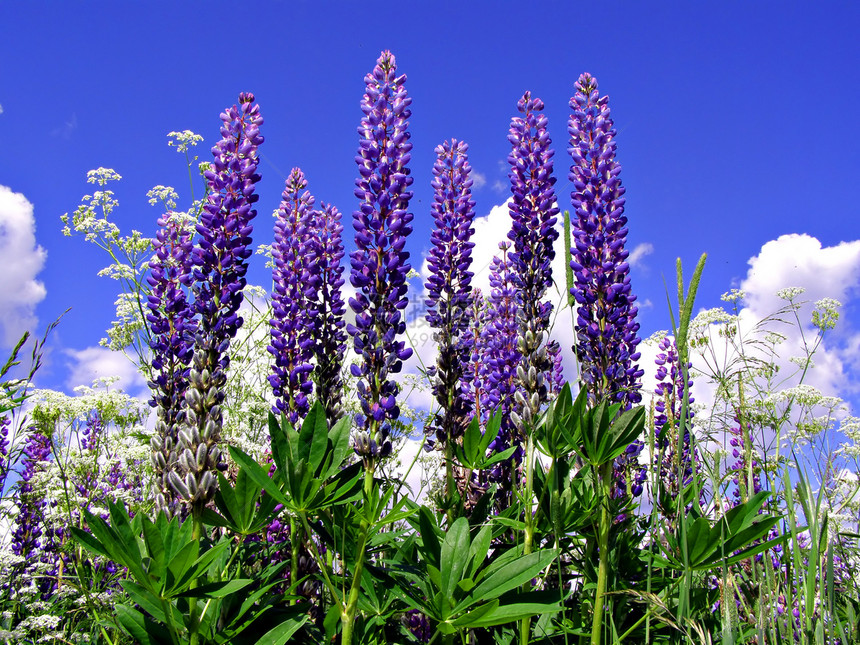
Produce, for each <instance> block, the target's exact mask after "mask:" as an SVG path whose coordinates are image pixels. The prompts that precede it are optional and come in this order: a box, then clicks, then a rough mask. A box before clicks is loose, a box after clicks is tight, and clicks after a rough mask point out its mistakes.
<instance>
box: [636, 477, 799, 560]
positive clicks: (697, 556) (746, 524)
mask: <svg viewBox="0 0 860 645" xmlns="http://www.w3.org/2000/svg"><path fill="white" fill-rule="evenodd" d="M768 497H770V492H768V491H762V492H761V493H759V494H757V495H755V496H754V497H753V498H751V499H750V500H749V501H748V502H746V503H745V504H741V505H739V506H736V507H735V508H733V509H731V510H730V511H728V512H727V513H726V514H725V515H724V516H723V517H721V518H719V519H718V520H717V521H716V522H714V524H713V525H711V523H710V522H709V521H708V519H707V518H704V517H698V518H694V516H693V515H692V514H691V515H688V516H687V517H686V518H685V520H684V521H685V526H683V527H682V526H679V527H678V528H677V529H676V530H675V531H674V532H672V533H666V534H664V537H665V538H666V545H665V546H663V545H662V544H661V549H662V550H663V553H664V556H659V555H657V554H652V557H653V558H654V561H655V562H657V563H658V564H661V565H663V566H665V567H669V568H673V569H676V570H678V571H706V570H709V569H713V568H717V567H720V566H729V565H732V564H734V563H736V562H740V561H741V560H746V559H748V558H751V557H753V556H755V555H757V554H759V553H761V552H763V551H766V550H767V549H770V548H773V547H774V546H777V545H779V544H782V543H783V542H785V541H786V539H787V537H788V536H780V537H777V538H774V539H771V540H766V541H764V542H760V540H762V539H764V538H765V537H766V536H767V535H768V533H769V532H770V529H771V528H773V526H775V525H776V524H777V522H779V521H780V519H782V518H781V516H774V515H760V514H759V511H760V509H761V507H762V505H763V504H764V503H765V501H766V500H767V498H768ZM685 552H686V554H687V560H686V561H687V565H686V566H685V564H684V561H685V559H684V556H683V554H684V553H685Z"/></svg>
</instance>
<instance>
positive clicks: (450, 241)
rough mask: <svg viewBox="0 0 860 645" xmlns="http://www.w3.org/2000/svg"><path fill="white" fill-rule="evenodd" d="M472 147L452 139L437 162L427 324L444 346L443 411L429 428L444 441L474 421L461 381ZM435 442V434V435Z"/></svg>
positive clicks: (438, 377) (436, 390)
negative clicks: (470, 421)
mask: <svg viewBox="0 0 860 645" xmlns="http://www.w3.org/2000/svg"><path fill="white" fill-rule="evenodd" d="M468 149H469V146H467V145H466V144H465V143H463V142H462V141H457V140H456V139H452V140H451V142H450V143H449V142H448V141H446V142H445V143H443V144H442V145H440V146H437V147H436V151H435V152H436V163H435V164H434V165H433V175H434V179H433V182H432V184H431V185H432V186H433V189H434V191H435V192H434V198H433V206H432V207H431V211H432V212H433V219H434V220H435V222H436V227H435V228H434V230H433V232H432V233H431V234H430V241H431V243H432V244H433V248H432V249H431V250H430V258H429V260H428V264H429V266H430V277H429V278H428V279H427V284H426V289H427V293H428V298H427V301H426V304H427V322H428V324H429V325H430V327H431V328H433V329H435V330H437V331H436V332H435V333H434V338H435V340H436V342H437V343H438V344H439V354H438V357H437V359H436V368H435V383H434V385H433V394H434V395H435V396H436V400H437V401H438V402H439V405H440V407H441V412H440V414H439V416H438V417H437V418H436V420H434V422H433V423H432V424H431V425H429V426H428V428H427V430H428V432H431V433H433V432H435V435H436V439H438V440H439V441H440V442H442V443H443V444H447V442H450V441H454V440H456V439H457V438H458V437H459V436H461V435H462V434H463V432H464V431H465V429H466V426H467V424H468V423H469V415H470V407H471V406H470V404H469V401H468V399H467V397H466V396H465V394H464V391H463V384H462V383H461V380H462V379H463V376H464V368H465V365H466V363H467V361H468V358H469V350H470V348H469V346H468V345H467V344H466V343H465V342H464V341H465V332H466V330H467V328H468V325H469V310H468V307H469V304H470V298H469V294H470V291H471V281H472V275H473V274H472V272H471V271H469V266H470V265H471V264H472V248H473V247H474V246H475V245H474V244H473V243H472V242H470V239H471V237H472V234H473V233H474V232H475V229H473V228H472V222H473V220H474V219H475V202H474V200H472V180H471V178H470V177H469V175H470V173H471V171H472V168H471V166H470V165H469V161H468V157H467V155H466V152H467V151H468ZM430 442H431V443H432V442H433V438H432V437H431V438H430Z"/></svg>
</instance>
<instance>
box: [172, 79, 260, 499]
mask: <svg viewBox="0 0 860 645" xmlns="http://www.w3.org/2000/svg"><path fill="white" fill-rule="evenodd" d="M221 120H222V121H223V122H224V124H223V126H222V127H221V135H222V139H221V141H219V142H218V144H216V146H215V147H214V148H213V149H212V153H213V155H214V156H215V159H214V161H213V162H212V166H211V168H210V169H209V170H207V171H206V173H205V178H206V181H207V183H208V185H209V193H208V197H207V203H206V205H205V206H204V208H203V213H202V214H201V216H200V224H199V225H198V226H197V232H198V234H199V236H200V237H199V242H198V246H196V247H195V248H194V254H193V264H194V272H193V275H194V280H195V284H194V288H193V290H194V296H195V301H194V311H195V313H196V314H197V315H198V316H199V326H198V328H197V334H196V337H195V351H194V357H193V364H192V367H191V370H190V373H189V387H188V391H187V392H186V395H185V400H186V403H187V409H186V424H185V426H184V427H183V428H182V429H181V430H180V431H179V451H178V452H179V454H178V463H179V467H180V471H181V472H182V475H181V476H180V474H179V473H178V472H171V473H170V483H171V485H172V486H173V488H174V489H175V490H176V492H177V493H178V494H179V495H180V497H182V498H183V499H184V500H185V501H186V502H187V503H188V504H190V505H191V506H192V510H194V509H197V508H202V507H203V505H205V504H206V502H207V501H208V500H209V499H211V497H212V495H214V493H215V489H216V487H217V483H218V480H217V479H216V477H215V475H214V472H213V471H214V470H215V469H222V468H224V466H225V464H224V463H223V461H222V459H221V450H220V448H219V446H218V442H219V439H220V434H221V424H222V418H223V417H222V414H223V413H222V409H221V404H222V402H223V400H224V390H223V387H224V383H225V381H226V374H225V372H226V370H227V366H228V363H229V360H230V359H229V356H228V354H227V350H228V348H229V346H230V340H231V339H232V338H233V337H234V336H235V335H236V331H237V330H238V329H239V326H240V325H241V324H242V319H241V318H240V317H239V313H238V312H239V306H240V305H241V304H242V298H243V294H242V289H243V288H244V287H245V284H246V282H245V273H246V272H247V270H248V264H247V260H248V257H250V255H251V254H252V252H253V251H252V249H251V246H250V245H251V232H252V230H253V227H252V226H251V220H253V219H254V217H255V216H256V214H257V212H256V211H255V210H254V209H253V204H254V202H256V201H257V199H258V196H257V195H255V194H254V185H255V184H256V183H257V181H259V179H260V177H259V175H257V165H258V164H259V158H258V154H257V147H258V146H259V145H260V144H261V143H262V142H263V137H262V136H261V135H260V125H261V124H262V123H263V119H262V117H260V108H259V106H258V105H256V104H255V103H254V95H253V94H246V93H243V94H240V95H239V104H238V105H234V106H233V107H232V108H230V109H228V110H227V111H225V112H224V113H223V114H222V115H221Z"/></svg>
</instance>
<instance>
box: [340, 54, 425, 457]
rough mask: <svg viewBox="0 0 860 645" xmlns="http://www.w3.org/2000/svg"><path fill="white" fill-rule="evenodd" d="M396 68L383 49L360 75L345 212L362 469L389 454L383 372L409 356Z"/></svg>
mask: <svg viewBox="0 0 860 645" xmlns="http://www.w3.org/2000/svg"><path fill="white" fill-rule="evenodd" d="M396 70H397V66H396V64H395V60H394V56H393V55H392V54H391V52H388V51H384V52H382V55H381V56H380V57H379V60H378V61H377V64H376V67H375V68H374V69H373V72H372V73H371V74H368V75H367V76H366V77H365V83H366V85H367V91H366V93H365V95H364V98H363V100H362V102H361V109H362V111H363V112H364V117H363V118H362V120H361V126H360V127H359V129H358V132H359V134H360V135H361V141H360V147H359V151H358V156H357V157H356V163H358V167H359V175H360V177H359V178H358V179H357V180H356V182H355V184H356V190H355V194H356V196H357V197H358V198H359V200H361V205H360V207H359V210H357V211H355V212H354V213H353V227H354V228H355V245H356V247H357V250H356V251H354V252H353V253H352V255H351V256H350V260H351V264H352V273H351V275H350V282H351V283H352V286H353V287H355V288H356V290H357V291H356V294H355V297H354V298H351V299H350V301H349V304H350V307H352V310H353V311H354V312H355V324H354V325H348V326H347V331H348V332H349V334H350V335H351V336H352V338H353V344H354V347H355V351H356V353H358V355H359V356H360V357H361V358H360V362H359V364H357V365H356V364H353V365H352V367H351V371H352V374H353V376H355V377H356V378H358V383H357V386H356V387H357V389H358V397H359V403H360V405H361V413H360V414H358V415H356V419H355V421H356V426H357V427H358V430H357V432H356V434H355V436H354V437H353V445H354V447H355V451H356V453H357V454H359V455H360V456H361V457H362V459H363V460H364V462H365V464H366V465H368V466H369V467H373V466H372V465H373V463H374V459H375V458H377V457H381V456H385V455H387V454H389V453H390V452H391V441H390V440H389V438H388V437H389V434H390V432H391V422H392V421H394V420H396V419H397V417H398V416H399V415H400V408H398V407H397V394H398V392H399V387H398V385H397V383H396V382H395V381H394V380H393V379H392V378H391V376H392V375H394V374H397V373H398V372H400V370H401V368H402V365H403V361H404V360H406V359H407V358H409V357H410V356H411V355H412V350H411V349H409V348H407V347H406V344H405V343H404V342H403V341H400V340H397V336H398V335H400V334H403V333H404V332H405V331H406V323H405V321H404V318H403V314H402V310H403V309H404V308H405V307H406V305H407V304H408V299H407V298H406V292H407V289H408V286H407V284H406V275H407V273H408V272H409V269H410V268H411V265H410V264H409V262H408V259H409V253H408V252H406V251H404V250H403V247H404V246H405V244H406V237H407V236H408V235H409V233H411V232H412V225H411V222H412V213H410V212H409V211H408V210H407V209H408V207H409V200H410V198H411V197H412V193H411V192H410V191H409V190H408V188H409V186H410V185H411V184H412V178H411V177H410V176H409V168H407V165H406V164H407V163H408V162H409V160H410V158H411V154H410V152H409V151H410V150H411V149H412V144H411V143H409V132H407V127H408V121H407V119H408V118H409V116H410V114H411V111H410V110H409V104H410V103H411V102H412V99H410V98H409V97H408V96H407V95H406V88H405V87H404V82H405V80H406V77H405V76H396V75H395V72H396Z"/></svg>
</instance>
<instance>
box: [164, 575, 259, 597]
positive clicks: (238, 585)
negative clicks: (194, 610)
mask: <svg viewBox="0 0 860 645" xmlns="http://www.w3.org/2000/svg"><path fill="white" fill-rule="evenodd" d="M253 582H254V580H253V579H251V578H237V579H235V580H225V581H222V582H210V583H209V584H205V585H201V586H199V587H196V588H194V589H188V590H186V591H183V592H182V593H181V594H178V595H179V596H181V597H182V598H204V597H207V598H225V597H226V596H229V595H230V594H231V593H236V592H237V591H241V590H242V589H244V588H245V587H247V586H248V585H250V584H252V583H253Z"/></svg>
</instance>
